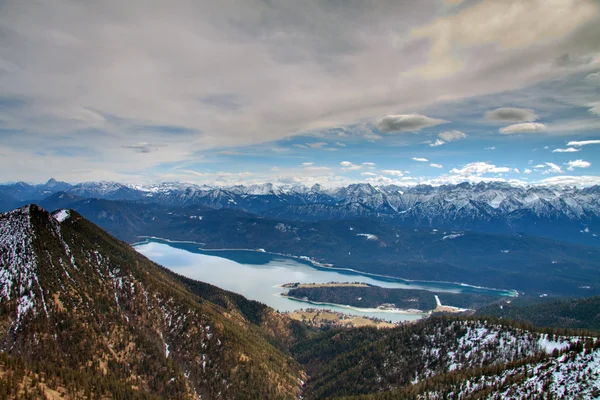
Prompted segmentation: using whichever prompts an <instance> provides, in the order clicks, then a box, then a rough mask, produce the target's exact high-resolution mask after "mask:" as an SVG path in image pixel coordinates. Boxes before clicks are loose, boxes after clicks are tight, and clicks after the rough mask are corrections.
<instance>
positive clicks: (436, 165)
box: [429, 164, 444, 168]
mask: <svg viewBox="0 0 600 400" xmlns="http://www.w3.org/2000/svg"><path fill="white" fill-rule="evenodd" d="M429 166H430V167H433V168H444V166H443V165H441V164H429Z"/></svg>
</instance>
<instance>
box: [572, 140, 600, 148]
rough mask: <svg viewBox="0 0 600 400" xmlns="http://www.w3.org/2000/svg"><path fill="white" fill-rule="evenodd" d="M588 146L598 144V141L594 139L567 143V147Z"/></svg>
mask: <svg viewBox="0 0 600 400" xmlns="http://www.w3.org/2000/svg"><path fill="white" fill-rule="evenodd" d="M590 144H600V140H598V139H594V140H581V141H571V142H569V143H567V146H575V147H581V146H587V145H590Z"/></svg>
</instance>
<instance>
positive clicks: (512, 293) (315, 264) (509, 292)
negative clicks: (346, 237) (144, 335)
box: [130, 236, 519, 298]
mask: <svg viewBox="0 0 600 400" xmlns="http://www.w3.org/2000/svg"><path fill="white" fill-rule="evenodd" d="M138 237H139V238H144V239H145V240H143V241H140V242H136V243H133V244H130V246H132V247H135V246H141V245H144V244H148V243H149V241H148V239H155V240H161V241H164V242H167V243H187V244H197V245H199V246H200V248H199V250H202V251H205V252H212V251H214V252H219V251H252V252H256V253H262V254H271V255H274V256H279V257H287V258H292V259H295V260H302V261H305V262H307V263H310V264H311V265H312V266H313V267H315V268H324V269H327V270H334V271H347V272H352V273H354V274H358V275H365V276H369V277H376V278H385V279H391V280H392V281H395V282H397V283H405V282H409V283H408V284H409V285H410V283H415V284H418V283H423V284H434V285H435V284H439V283H442V284H451V285H458V286H461V287H468V288H473V289H483V290H491V291H495V292H502V293H506V294H505V295H502V294H499V295H498V297H511V298H512V297H519V292H518V291H517V290H515V289H498V288H490V287H486V286H477V285H471V284H468V283H463V282H451V281H417V280H412V279H405V278H399V277H396V276H390V275H382V274H375V273H372V272H364V271H359V270H355V269H352V268H342V267H334V266H333V265H334V264H324V263H320V262H318V261H314V260H313V259H311V258H310V257H307V256H295V255H292V254H283V253H274V252H271V251H266V250H265V249H259V250H257V249H227V248H224V249H205V248H204V247H203V246H205V245H206V243H200V242H194V241H190V240H171V239H165V238H160V237H156V236H138ZM419 290H426V291H432V290H430V289H428V288H424V289H419ZM438 291H441V290H438ZM449 293H456V292H449Z"/></svg>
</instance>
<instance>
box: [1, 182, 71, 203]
mask: <svg viewBox="0 0 600 400" xmlns="http://www.w3.org/2000/svg"><path fill="white" fill-rule="evenodd" d="M70 187H71V185H70V184H68V183H66V182H59V181H57V180H55V179H53V178H52V179H49V180H48V182H46V183H42V184H39V185H30V184H28V183H25V182H17V183H13V184H4V185H0V198H2V197H3V196H10V197H11V198H13V199H14V200H16V201H21V202H22V201H27V200H39V199H43V198H45V197H48V196H50V195H52V194H54V193H56V192H60V191H63V190H67V189H69V188H70Z"/></svg>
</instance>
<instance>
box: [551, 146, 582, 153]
mask: <svg viewBox="0 0 600 400" xmlns="http://www.w3.org/2000/svg"><path fill="white" fill-rule="evenodd" d="M580 150H581V149H576V148H574V147H567V148H566V149H554V150H552V152H553V153H575V152H578V151H580Z"/></svg>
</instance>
